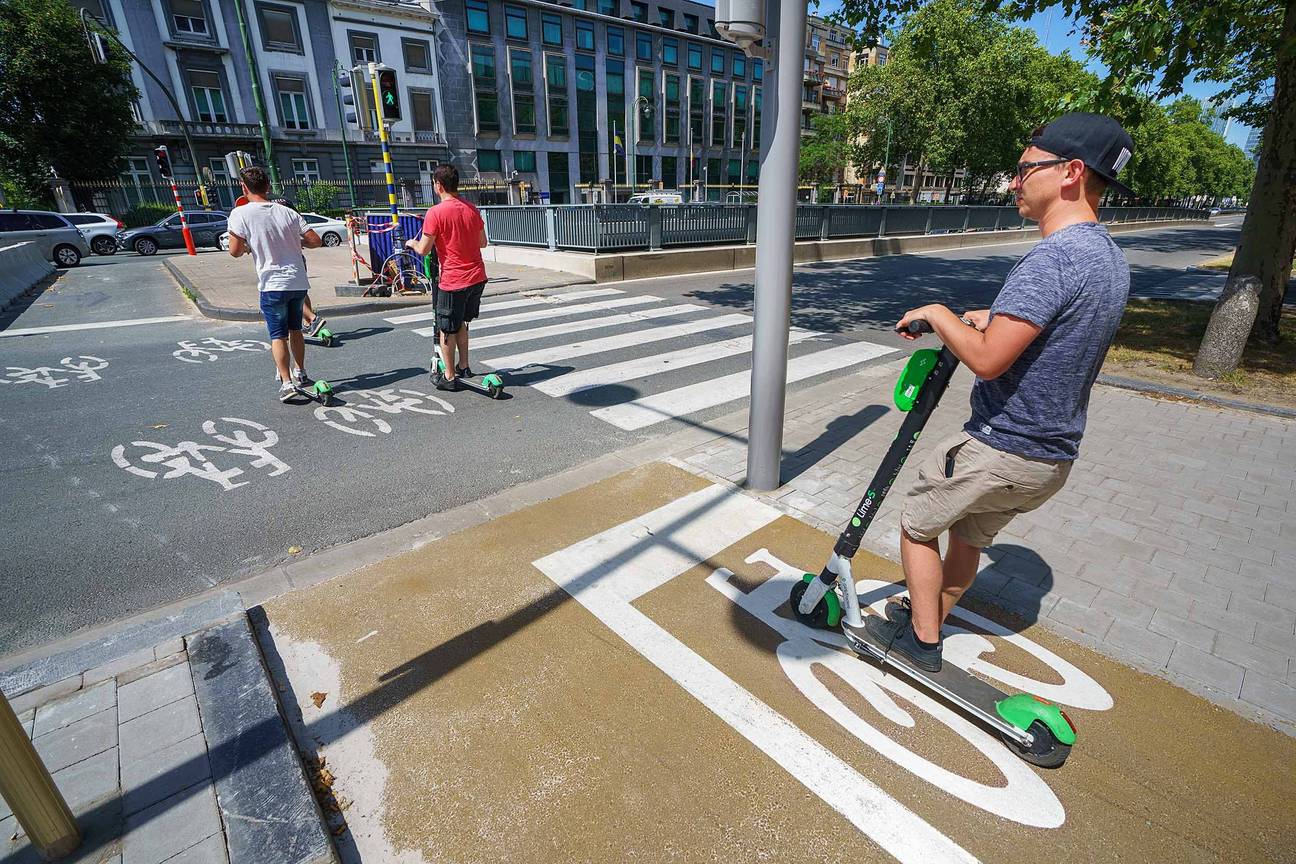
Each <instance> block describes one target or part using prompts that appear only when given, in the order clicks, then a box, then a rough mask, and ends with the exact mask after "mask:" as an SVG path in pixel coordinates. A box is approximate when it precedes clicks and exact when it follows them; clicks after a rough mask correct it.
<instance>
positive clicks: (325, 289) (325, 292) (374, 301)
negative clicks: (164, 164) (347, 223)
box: [162, 245, 593, 321]
mask: <svg viewBox="0 0 1296 864" xmlns="http://www.w3.org/2000/svg"><path fill="white" fill-rule="evenodd" d="M362 248H363V247H362ZM304 253H305V256H306V267H307V271H308V273H309V278H310V283H311V303H312V305H313V306H314V308H315V310H316V311H317V312H319V313H320V314H322V315H325V316H329V315H355V314H361V313H366V312H382V311H385V310H389V309H402V308H408V307H412V306H426V305H428V304H429V303H430V302H431V298H430V297H429V296H427V295H411V296H408V297H403V296H397V295H393V296H391V297H359V296H354V295H339V294H338V293H337V291H336V287H337V286H339V285H351V286H354V284H355V274H354V272H353V270H352V267H351V250H350V247H348V246H346V245H342V246H335V247H333V248H331V249H326V248H323V247H321V248H319V249H306V250H304ZM162 263H163V266H165V267H166V268H167V270H168V272H170V273H171V275H172V276H173V277H175V279H176V281H177V282H179V283H180V285H181V287H182V288H184V289H185V290H186V292H187V293H189V294H190V295H191V299H193V301H194V303H195V305H197V306H198V309H199V311H201V312H202V313H203V314H204V315H206V316H207V317H209V318H220V319H224V320H231V321H259V320H261V310H260V307H259V305H258V302H257V301H258V298H257V291H256V270H255V268H254V267H253V265H252V260H251V259H250V258H247V257H244V258H231V257H230V256H229V255H227V254H225V253H223V252H219V253H218V252H203V253H200V254H198V255H197V256H189V255H169V256H166V257H165V258H163V259H162ZM361 272H362V273H364V272H365V271H364V270H363V269H362V270H361ZM486 275H487V279H488V281H487V283H486V294H487V296H491V295H498V294H519V293H524V292H528V291H542V290H544V289H546V288H558V287H561V286H564V285H576V284H581V283H584V282H590V281H593V280H591V279H586V278H583V277H581V276H578V275H575V274H572V273H564V272H561V271H558V270H546V269H544V268H542V267H539V266H530V265H521V264H500V263H496V262H495V261H490V260H488V261H486Z"/></svg>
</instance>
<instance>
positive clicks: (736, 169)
mask: <svg viewBox="0 0 1296 864" xmlns="http://www.w3.org/2000/svg"><path fill="white" fill-rule="evenodd" d="M727 179H728V180H729V185H730V186H737V185H738V184H739V183H740V182H742V160H741V159H730V160H729V177H728V178H727Z"/></svg>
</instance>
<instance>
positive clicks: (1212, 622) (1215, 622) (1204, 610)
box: [1188, 601, 1256, 642]
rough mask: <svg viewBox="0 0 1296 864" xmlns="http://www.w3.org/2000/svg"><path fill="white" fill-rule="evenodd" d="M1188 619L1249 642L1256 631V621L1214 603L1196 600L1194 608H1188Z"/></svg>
mask: <svg viewBox="0 0 1296 864" xmlns="http://www.w3.org/2000/svg"><path fill="white" fill-rule="evenodd" d="M1188 620H1190V621H1196V622H1198V623H1199V624H1205V625H1207V626H1208V627H1211V628H1213V629H1215V630H1218V631H1220V633H1227V634H1229V635H1230V636H1232V637H1233V638H1234V639H1238V640H1240V641H1243V642H1249V641H1250V640H1251V637H1252V636H1254V635H1255V631H1256V622H1255V621H1252V620H1251V619H1250V618H1248V617H1246V616H1245V615H1239V614H1238V613H1236V612H1229V611H1227V610H1225V609H1223V608H1222V607H1220V606H1217V605H1215V604H1213V603H1201V602H1197V601H1194V602H1193V605H1192V608H1191V609H1189V610H1188Z"/></svg>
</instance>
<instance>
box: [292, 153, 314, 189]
mask: <svg viewBox="0 0 1296 864" xmlns="http://www.w3.org/2000/svg"><path fill="white" fill-rule="evenodd" d="M292 170H293V178H294V179H296V180H300V181H302V182H303V183H318V182H319V181H320V170H319V160H318V159H294V160H292Z"/></svg>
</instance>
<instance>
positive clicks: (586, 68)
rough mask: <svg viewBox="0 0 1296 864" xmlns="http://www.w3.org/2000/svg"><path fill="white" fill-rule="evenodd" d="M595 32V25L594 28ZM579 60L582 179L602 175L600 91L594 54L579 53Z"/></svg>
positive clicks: (593, 179)
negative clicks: (599, 113) (600, 158)
mask: <svg viewBox="0 0 1296 864" xmlns="http://www.w3.org/2000/svg"><path fill="white" fill-rule="evenodd" d="M591 32H592V28H591ZM573 62H574V63H575V64H576V144H577V163H578V165H579V168H580V181H579V182H581V183H597V182H598V179H599V176H598V174H599V158H598V155H599V125H598V93H597V92H596V90H595V86H594V58H593V57H591V56H590V55H589V54H577V55H576V57H575V59H574V61H573Z"/></svg>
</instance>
